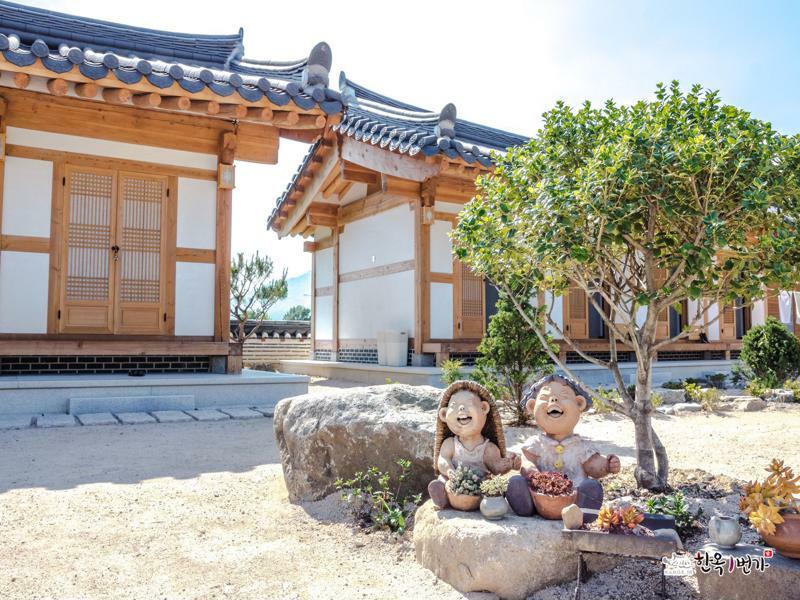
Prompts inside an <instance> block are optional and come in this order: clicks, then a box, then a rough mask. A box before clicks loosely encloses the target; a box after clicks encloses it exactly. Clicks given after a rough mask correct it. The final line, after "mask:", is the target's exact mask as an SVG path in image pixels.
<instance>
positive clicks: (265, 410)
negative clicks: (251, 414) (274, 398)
mask: <svg viewBox="0 0 800 600" xmlns="http://www.w3.org/2000/svg"><path fill="white" fill-rule="evenodd" d="M250 408H252V409H253V410H254V411H256V412H260V413H261V414H262V415H264V416H265V417H272V416H273V415H274V414H275V407H274V406H251V407H250Z"/></svg>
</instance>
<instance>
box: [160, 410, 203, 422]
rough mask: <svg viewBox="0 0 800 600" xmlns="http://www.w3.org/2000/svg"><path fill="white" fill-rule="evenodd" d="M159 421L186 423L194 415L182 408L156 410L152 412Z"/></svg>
mask: <svg viewBox="0 0 800 600" xmlns="http://www.w3.org/2000/svg"><path fill="white" fill-rule="evenodd" d="M150 414H151V415H153V416H154V417H155V418H156V421H158V422H159V423H184V422H186V421H192V420H193V419H192V417H190V416H189V415H187V414H186V413H185V412H182V411H180V410H154V411H153V412H151V413H150Z"/></svg>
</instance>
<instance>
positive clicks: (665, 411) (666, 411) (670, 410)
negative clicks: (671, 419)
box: [656, 406, 675, 415]
mask: <svg viewBox="0 0 800 600" xmlns="http://www.w3.org/2000/svg"><path fill="white" fill-rule="evenodd" d="M656 412H659V413H661V414H662V415H674V414H675V407H674V406H659V407H658V408H657V409H656Z"/></svg>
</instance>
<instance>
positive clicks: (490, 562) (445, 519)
mask: <svg viewBox="0 0 800 600" xmlns="http://www.w3.org/2000/svg"><path fill="white" fill-rule="evenodd" d="M414 550H415V552H416V556H417V562H419V563H420V564H421V565H422V566H423V567H425V568H427V569H430V570H431V571H433V573H434V574H435V575H436V576H437V577H439V578H440V579H442V580H444V581H445V582H447V583H449V584H450V585H452V586H453V587H454V588H456V590H458V591H459V592H461V593H463V594H466V593H469V592H491V593H494V594H497V595H498V596H500V597H501V598H508V599H510V600H524V599H525V598H527V597H528V596H530V595H531V594H533V593H534V592H535V591H537V590H540V589H543V588H546V587H549V586H551V585H556V584H559V583H564V582H567V581H570V582H574V581H575V576H576V573H577V570H578V554H577V552H576V551H575V550H573V549H572V546H571V544H570V543H569V541H567V540H565V538H564V535H563V531H562V523H561V520H560V519H559V520H556V521H548V520H545V519H542V518H540V517H518V516H516V515H514V514H511V513H509V514H508V515H506V517H505V518H503V519H501V520H499V521H487V520H486V519H484V518H483V516H482V515H481V513H480V512H477V511H476V512H461V511H456V510H436V509H435V508H434V506H433V504H432V503H431V501H430V500H429V501H427V502H425V504H423V505H422V506H421V507H420V508H419V510H418V511H417V514H416V516H415V518H414ZM585 560H586V565H587V567H588V569H589V570H590V571H592V572H597V571H604V570H607V569H611V568H613V567H614V566H615V565H617V564H618V563H619V562H620V561H621V560H624V559H620V558H616V557H611V556H604V555H596V554H587V555H585Z"/></svg>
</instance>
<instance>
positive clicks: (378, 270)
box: [339, 258, 415, 283]
mask: <svg viewBox="0 0 800 600" xmlns="http://www.w3.org/2000/svg"><path fill="white" fill-rule="evenodd" d="M414 265H415V262H414V259H413V258H412V259H411V260H403V261H400V262H395V263H390V264H388V265H380V266H378V267H370V268H368V269H360V270H358V271H349V272H347V273H341V274H340V275H339V283H347V282H348V281H360V280H362V279H372V278H374V277H383V276H385V275H392V274H394V273H402V272H403V271H411V270H413V269H414Z"/></svg>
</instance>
